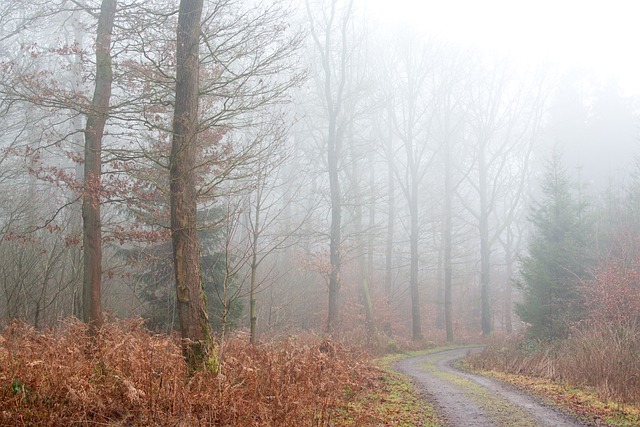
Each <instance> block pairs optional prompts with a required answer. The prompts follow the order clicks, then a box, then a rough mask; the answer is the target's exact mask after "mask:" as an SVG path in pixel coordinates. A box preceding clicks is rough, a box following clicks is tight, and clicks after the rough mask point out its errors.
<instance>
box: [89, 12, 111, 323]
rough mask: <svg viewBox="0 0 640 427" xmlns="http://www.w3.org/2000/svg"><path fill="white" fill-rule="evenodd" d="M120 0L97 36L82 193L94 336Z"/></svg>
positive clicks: (98, 308) (99, 306)
mask: <svg viewBox="0 0 640 427" xmlns="http://www.w3.org/2000/svg"><path fill="white" fill-rule="evenodd" d="M116 6H117V2H116V0H103V1H102V5H101V7H100V18H99V19H98V31H97V37H96V85H95V90H94V92H93V100H92V104H91V111H90V112H89V113H88V114H87V126H86V129H85V132H84V138H85V144H84V190H83V196H82V223H83V226H82V244H83V248H84V273H83V281H82V285H83V286H82V288H83V299H82V306H83V310H82V312H83V317H84V321H85V322H86V323H88V324H89V331H90V333H91V334H92V335H93V334H95V332H96V331H97V330H98V329H99V328H100V327H101V326H102V322H103V319H102V296H101V292H102V225H101V222H100V193H101V174H102V137H103V135H104V128H105V124H106V122H107V115H108V113H109V101H110V98H111V82H112V80H113V71H112V69H111V33H112V31H113V22H114V20H115V15H116Z"/></svg>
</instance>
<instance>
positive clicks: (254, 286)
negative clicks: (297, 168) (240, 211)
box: [249, 167, 265, 344]
mask: <svg viewBox="0 0 640 427" xmlns="http://www.w3.org/2000/svg"><path fill="white" fill-rule="evenodd" d="M257 181H258V186H257V188H256V206H255V213H254V217H253V229H252V233H251V283H250V290H249V319H250V320H249V322H250V328H249V330H250V332H249V342H250V343H251V344H255V342H256V338H257V322H258V312H257V309H256V293H257V290H258V277H257V274H258V239H259V237H260V227H261V224H260V210H261V209H262V189H263V188H264V185H265V183H264V181H263V180H262V169H261V168H260V167H259V168H258V179H257ZM250 221H251V220H250Z"/></svg>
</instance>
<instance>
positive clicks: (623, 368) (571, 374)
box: [469, 322, 640, 404]
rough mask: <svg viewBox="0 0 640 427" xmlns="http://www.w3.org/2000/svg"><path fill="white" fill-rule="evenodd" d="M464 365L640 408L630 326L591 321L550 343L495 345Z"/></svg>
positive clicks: (637, 348) (636, 351) (638, 357)
mask: <svg viewBox="0 0 640 427" xmlns="http://www.w3.org/2000/svg"><path fill="white" fill-rule="evenodd" d="M469 363H470V365H471V366H472V367H474V368H476V369H483V370H497V371H502V372H507V373H511V374H522V375H529V376H534V377H542V378H548V379H551V380H554V381H558V382H562V383H565V384H569V385H573V386H580V387H588V388H590V389H593V390H595V391H596V392H597V393H598V395H599V396H600V397H601V398H603V399H613V400H616V401H619V402H626V403H632V404H639V403H640V328H639V327H638V326H635V325H633V324H632V323H615V324H614V323H609V324H604V323H598V322H590V323H589V324H586V325H582V326H581V327H580V328H577V329H576V330H574V331H573V333H572V335H571V336H570V337H569V338H568V339H566V340H563V341H560V342H557V343H554V344H548V343H541V342H533V341H527V340H526V339H524V338H523V337H516V338H510V339H506V340H504V339H503V340H495V341H494V342H492V343H491V344H489V345H488V346H487V348H486V349H485V351H484V352H483V353H480V354H477V355H473V356H472V357H470V358H469Z"/></svg>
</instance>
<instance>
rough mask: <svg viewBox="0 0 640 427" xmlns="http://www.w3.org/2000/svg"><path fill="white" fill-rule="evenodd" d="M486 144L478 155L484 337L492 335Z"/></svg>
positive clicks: (483, 144) (481, 145) (481, 147)
mask: <svg viewBox="0 0 640 427" xmlns="http://www.w3.org/2000/svg"><path fill="white" fill-rule="evenodd" d="M485 149H486V144H485V142H481V143H480V151H479V153H478V188H479V192H480V218H479V231H480V292H481V318H482V319H481V323H482V335H483V336H485V337H488V336H489V335H491V329H492V328H491V301H490V299H489V298H490V292H489V270H490V268H491V262H490V256H491V248H490V246H491V243H490V241H489V206H488V204H489V201H488V191H489V189H488V183H487V174H488V171H487V165H486V159H485V156H486V153H485Z"/></svg>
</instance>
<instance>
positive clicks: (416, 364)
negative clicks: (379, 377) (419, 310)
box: [394, 347, 586, 427]
mask: <svg viewBox="0 0 640 427" xmlns="http://www.w3.org/2000/svg"><path fill="white" fill-rule="evenodd" d="M480 349H481V348H480V347H465V348H459V349H454V350H446V351H441V352H438V353H433V354H427V355H424V356H418V357H412V358H409V359H404V360H401V361H399V362H397V363H396V364H395V365H394V368H395V369H396V370H397V371H399V372H401V373H403V374H405V375H408V376H410V377H412V378H413V379H414V380H415V382H416V383H417V385H418V387H419V388H420V390H421V391H422V392H423V393H424V394H425V395H426V397H427V400H429V401H430V402H432V403H433V404H434V405H435V407H436V410H437V411H438V413H439V415H440V416H441V418H443V419H444V421H445V425H446V426H449V427H493V426H495V427H502V426H504V427H507V426H508V427H544V426H547V427H584V426H585V425H586V424H583V423H582V422H580V421H578V420H576V419H574V418H571V417H570V416H568V415H566V414H564V413H562V412H560V411H559V410H557V409H555V408H553V407H551V406H549V405H546V404H544V403H542V402H540V401H539V400H536V399H534V398H533V397H531V396H529V395H527V394H524V393H522V392H520V391H518V390H516V389H515V388H513V387H512V386H509V385H507V384H504V383H502V382H499V381H496V380H493V379H490V378H486V377H482V376H479V375H474V374H471V373H468V372H463V371H460V370H458V369H456V368H454V367H453V363H454V362H455V361H456V360H458V359H461V358H463V357H464V356H466V355H467V354H468V353H469V352H471V351H479V350H480Z"/></svg>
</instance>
